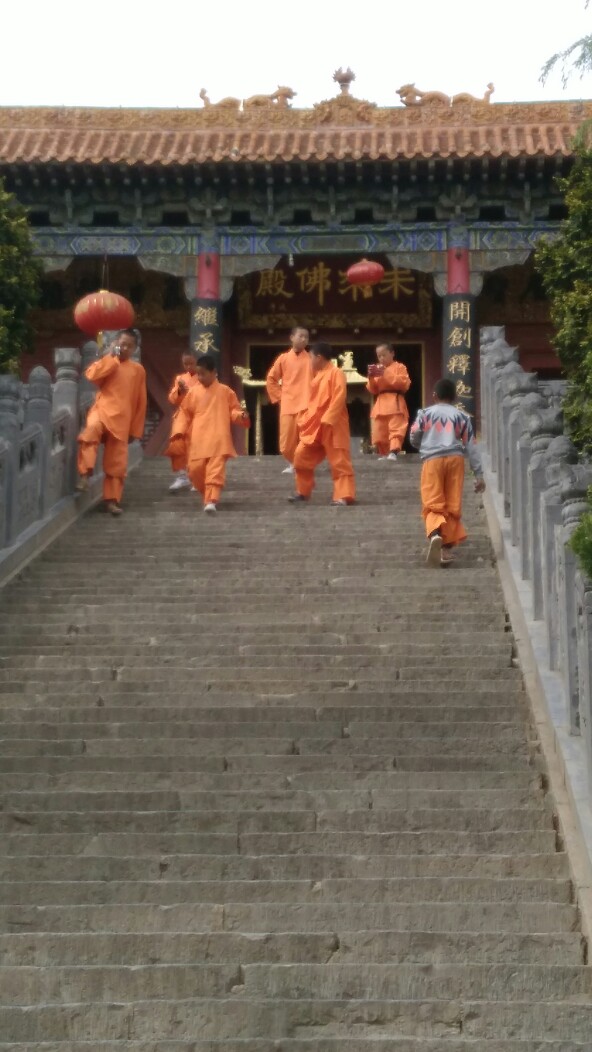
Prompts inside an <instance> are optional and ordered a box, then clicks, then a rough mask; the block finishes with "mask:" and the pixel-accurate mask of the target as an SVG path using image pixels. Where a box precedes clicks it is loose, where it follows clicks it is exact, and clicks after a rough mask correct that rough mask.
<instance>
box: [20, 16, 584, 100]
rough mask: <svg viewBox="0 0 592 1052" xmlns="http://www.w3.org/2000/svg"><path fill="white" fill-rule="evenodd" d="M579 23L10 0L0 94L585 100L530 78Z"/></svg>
mask: <svg viewBox="0 0 592 1052" xmlns="http://www.w3.org/2000/svg"><path fill="white" fill-rule="evenodd" d="M591 32H592V4H591V5H590V7H589V8H588V9H587V10H586V5H585V0H560V2H553V3H552V2H551V0H357V2H354V0H296V2H288V3H287V2H285V0H284V2H283V0H208V2H204V0H194V2H185V0H166V2H165V3H159V2H158V0H142V2H141V3H140V2H139V0H101V2H100V3H98V4H94V5H93V4H88V3H84V0H75V2H74V0H20V2H19V0H10V2H7V3H6V4H5V5H3V10H2V53H1V57H0V105H4V106H7V105H17V106H29V105H67V106H75V105H79V106H180V107H187V106H189V107H192V106H200V105H201V103H200V100H199V90H200V88H202V87H205V88H206V89H207V91H208V94H209V96H210V98H211V100H212V102H215V101H216V100H218V99H220V98H222V97H223V96H226V95H233V96H236V97H239V98H245V97H247V96H249V95H253V94H259V93H265V94H267V93H269V92H272V91H274V89H275V88H276V87H277V85H278V84H282V85H288V86H289V87H292V88H293V89H294V90H295V91H297V93H298V97H297V99H295V101H294V105H298V106H310V105H312V103H313V102H320V101H321V100H322V99H326V98H330V97H331V96H333V95H334V94H335V93H336V92H337V91H338V88H337V85H335V84H334V83H333V81H332V76H333V72H334V70H335V69H337V67H338V66H343V68H345V67H346V66H348V65H349V66H350V67H351V68H352V69H353V70H354V72H355V73H356V82H355V84H354V85H353V90H352V94H355V95H356V96H357V97H358V98H363V99H368V100H370V101H371V102H377V103H379V104H380V105H383V106H385V105H395V104H398V101H399V100H398V97H397V94H396V89H397V88H398V87H399V86H400V85H402V84H405V83H408V82H410V81H414V82H415V83H416V85H417V87H418V88H421V89H422V90H424V91H427V90H439V91H444V92H446V93H447V94H454V93H455V92H459V91H469V92H471V93H472V94H475V95H481V94H482V93H483V91H484V90H485V87H486V84H487V82H488V81H493V82H494V84H495V88H496V92H495V95H494V96H493V101H494V102H496V101H497V102H502V101H509V100H514V99H519V100H534V99H544V98H564V99H565V98H591V97H592V76H591V75H588V76H586V77H585V78H584V79H583V80H580V79H579V78H576V77H573V78H572V79H571V80H570V82H569V84H568V87H567V89H566V90H564V89H563V88H562V85H561V80H560V77H559V76H558V75H557V76H554V77H553V78H552V79H551V80H550V81H549V83H548V84H547V86H546V87H543V86H542V84H541V83H540V81H539V75H540V69H541V66H542V65H543V63H544V62H545V60H546V59H547V58H548V57H549V56H550V55H551V54H553V52H555V51H557V50H558V49H563V48H564V47H567V46H568V45H569V44H571V43H573V42H574V41H575V40H577V39H579V38H580V37H581V36H583V35H584V34H588V33H591Z"/></svg>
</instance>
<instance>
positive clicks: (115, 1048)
mask: <svg viewBox="0 0 592 1052" xmlns="http://www.w3.org/2000/svg"><path fill="white" fill-rule="evenodd" d="M441 1041H442V1039H441V1038H439V1037H436V1038H431V1037H417V1038H415V1037H388V1038H382V1037H378V1038H373V1037H366V1038H363V1037H362V1038H352V1039H349V1038H348V1037H343V1038H342V1037H337V1038H330V1037H328V1038H325V1037H320V1038H312V1039H310V1040H309V1039H307V1038H298V1037H296V1038H294V1037H287V1038H283V1039H281V1040H278V1041H275V1040H271V1041H267V1040H265V1039H263V1040H262V1039H261V1038H253V1039H252V1040H251V1039H250V1038H238V1039H237V1040H226V1039H225V1040H223V1041H194V1040H193V1039H192V1038H188V1039H187V1040H183V1039H181V1040H180V1041H177V1040H174V1041H156V1042H155V1041H143V1040H140V1041H127V1040H125V1039H123V1040H122V1041H121V1042H120V1041H117V1040H115V1041H99V1042H96V1041H93V1042H92V1048H91V1047H90V1042H87V1041H84V1040H81V1041H59V1043H57V1044H55V1043H54V1042H51V1041H50V1042H45V1041H42V1042H37V1041H33V1042H30V1041H29V1042H27V1044H26V1045H23V1044H21V1043H20V1042H19V1043H18V1044H14V1043H13V1042H10V1044H5V1043H4V1042H3V1041H2V1040H0V1052H4V1050H6V1052H442V1043H441ZM480 1041H481V1044H480V1045H479V1050H481V1049H482V1050H483V1052H582V1050H583V1049H584V1047H586V1048H587V1047H588V1046H587V1045H586V1046H584V1045H583V1044H582V1042H579V1041H578V1042H574V1041H567V1042H566V1041H563V1040H562V1039H559V1040H558V1041H557V1042H555V1041H545V1043H544V1047H543V1046H541V1044H540V1043H539V1042H538V1041H528V1040H526V1041H522V1040H521V1039H520V1038H517V1039H516V1040H513V1039H512V1038H509V1039H508V1040H503V1039H502V1040H501V1041H497V1040H496V1039H495V1038H493V1039H492V1040H491V1041H489V1040H487V1039H480ZM483 1041H485V1042H486V1043H485V1044H484V1043H483ZM446 1052H477V1049H476V1045H475V1042H474V1040H473V1039H472V1038H468V1039H467V1040H466V1041H465V1040H464V1039H463V1038H462V1037H461V1038H458V1039H455V1038H447V1040H446Z"/></svg>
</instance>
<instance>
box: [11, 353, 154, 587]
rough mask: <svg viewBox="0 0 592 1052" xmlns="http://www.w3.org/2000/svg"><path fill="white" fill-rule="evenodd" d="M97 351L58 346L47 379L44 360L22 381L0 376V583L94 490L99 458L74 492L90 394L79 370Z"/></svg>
mask: <svg viewBox="0 0 592 1052" xmlns="http://www.w3.org/2000/svg"><path fill="white" fill-rule="evenodd" d="M97 351H98V348H97V345H96V344H95V343H92V342H89V343H87V344H85V346H84V347H83V349H82V353H81V352H80V351H79V350H76V349H75V348H71V347H60V348H58V349H57V350H56V351H55V352H54V363H55V381H54V382H53V383H52V379H51V376H50V375H49V373H48V371H47V369H44V368H43V367H42V366H37V367H36V368H34V369H33V370H32V371H31V374H30V377H29V382H28V384H23V383H21V381H20V380H19V379H18V378H17V377H15V376H9V375H0V583H1V582H2V581H4V580H6V578H7V577H9V576H10V575H11V573H13V572H14V571H15V569H18V568H19V566H21V565H23V564H24V563H25V562H26V561H27V559H29V558H30V557H31V555H33V554H35V553H36V552H37V551H39V550H40V549H42V548H43V547H45V545H46V544H48V543H49V542H50V541H51V540H52V539H53V537H55V536H56V535H57V534H58V533H59V532H61V530H62V529H65V528H66V526H68V525H69V524H70V522H71V521H73V519H74V518H76V517H77V516H78V515H79V514H80V512H81V511H84V510H85V509H86V508H87V507H89V505H91V504H92V503H94V502H95V501H96V499H98V497H99V496H100V487H101V460H100V459H99V461H98V463H97V469H96V473H95V476H94V478H93V483H92V486H91V488H90V490H89V492H88V493H85V494H76V492H75V486H76V477H77V475H76V454H77V447H76V438H77V435H78V432H79V430H80V427H81V425H82V424H83V423H84V420H85V417H86V412H87V409H88V407H89V405H90V403H91V402H92V400H93V398H94V396H95V394H96V387H95V386H94V385H93V384H91V383H89V382H88V380H85V379H84V376H81V370H83V369H84V368H86V367H87V365H89V364H90V362H91V361H92V360H93V359H94V358H95V357H96V354H97ZM134 445H135V446H137V445H139V444H138V443H134ZM100 455H101V454H100ZM133 459H134V458H132V460H133Z"/></svg>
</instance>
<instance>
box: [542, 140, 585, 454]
mask: <svg viewBox="0 0 592 1052" xmlns="http://www.w3.org/2000/svg"><path fill="white" fill-rule="evenodd" d="M559 185H560V188H561V190H562V191H563V193H564V194H565V204H566V206H567V211H568V217H567V219H566V220H565V221H564V223H563V224H562V228H561V232H560V234H559V237H558V238H557V239H556V240H555V241H548V240H543V241H542V242H541V243H540V244H539V246H538V248H537V252H536V265H537V268H538V270H539V272H540V274H541V277H542V280H543V285H544V287H545V292H546V293H547V296H548V298H549V302H550V310H551V320H552V322H553V325H554V327H555V333H554V337H553V343H554V345H555V348H556V350H557V353H558V355H559V358H560V361H561V364H562V366H563V368H564V370H565V375H566V378H567V382H568V388H567V394H566V398H565V403H564V412H565V419H566V423H567V427H568V430H569V432H570V434H571V436H572V438H573V440H574V442H575V444H576V445H577V446H578V448H580V449H582V450H583V451H585V452H587V453H589V454H590V453H592V282H591V275H592V150H591V149H588V148H586V147H585V146H582V145H580V146H579V147H577V148H576V156H575V161H574V165H573V168H572V170H571V172H570V174H569V176H568V177H567V178H566V179H562V180H560V181H559Z"/></svg>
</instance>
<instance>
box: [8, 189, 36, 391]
mask: <svg viewBox="0 0 592 1052" xmlns="http://www.w3.org/2000/svg"><path fill="white" fill-rule="evenodd" d="M40 277H41V265H40V263H39V262H38V260H36V259H35V257H34V255H33V243H32V240H31V231H30V228H29V223H28V220H27V214H26V212H25V210H24V208H22V206H21V205H20V204H19V203H18V202H17V200H16V198H15V197H13V195H12V194H9V193H7V192H6V190H5V189H4V186H3V183H2V181H1V180H0V373H5V372H17V371H18V363H19V359H20V356H21V353H22V352H23V351H24V350H27V349H28V348H29V347H30V346H31V343H32V335H33V334H32V330H31V327H30V324H29V311H30V310H31V308H32V307H34V306H35V304H36V303H37V300H38V298H39V282H40Z"/></svg>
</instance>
